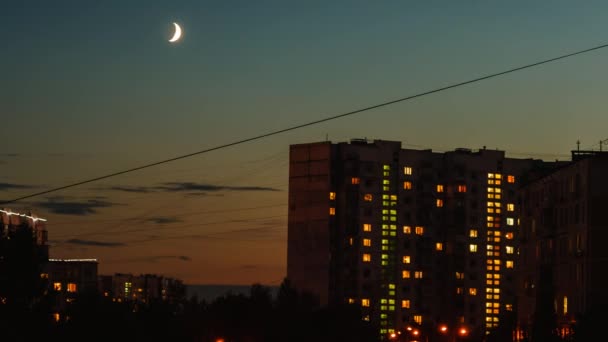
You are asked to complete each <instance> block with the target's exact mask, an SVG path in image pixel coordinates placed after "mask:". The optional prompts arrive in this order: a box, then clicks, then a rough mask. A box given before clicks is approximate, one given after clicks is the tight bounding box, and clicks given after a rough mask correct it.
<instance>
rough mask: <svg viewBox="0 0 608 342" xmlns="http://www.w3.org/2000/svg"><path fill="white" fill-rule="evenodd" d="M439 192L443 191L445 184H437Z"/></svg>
mask: <svg viewBox="0 0 608 342" xmlns="http://www.w3.org/2000/svg"><path fill="white" fill-rule="evenodd" d="M437 192H443V185H442V184H437Z"/></svg>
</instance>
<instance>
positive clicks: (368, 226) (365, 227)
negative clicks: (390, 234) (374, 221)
mask: <svg viewBox="0 0 608 342" xmlns="http://www.w3.org/2000/svg"><path fill="white" fill-rule="evenodd" d="M363 231H364V232H371V231H372V225H371V224H370V223H364V224H363Z"/></svg>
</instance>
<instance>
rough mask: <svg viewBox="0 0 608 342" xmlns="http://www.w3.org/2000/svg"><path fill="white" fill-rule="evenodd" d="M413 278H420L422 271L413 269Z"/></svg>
mask: <svg viewBox="0 0 608 342" xmlns="http://www.w3.org/2000/svg"><path fill="white" fill-rule="evenodd" d="M414 278H416V279H421V278H422V271H415V272H414Z"/></svg>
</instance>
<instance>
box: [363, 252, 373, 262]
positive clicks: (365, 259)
mask: <svg viewBox="0 0 608 342" xmlns="http://www.w3.org/2000/svg"><path fill="white" fill-rule="evenodd" d="M370 261H372V255H371V254H369V253H363V262H370Z"/></svg>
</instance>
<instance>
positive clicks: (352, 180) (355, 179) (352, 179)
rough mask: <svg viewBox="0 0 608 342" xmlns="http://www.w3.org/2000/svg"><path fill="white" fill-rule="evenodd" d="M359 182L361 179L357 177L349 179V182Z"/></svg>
mask: <svg viewBox="0 0 608 342" xmlns="http://www.w3.org/2000/svg"><path fill="white" fill-rule="evenodd" d="M360 182H361V180H360V179H359V177H353V178H351V179H350V183H351V184H359V183H360Z"/></svg>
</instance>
